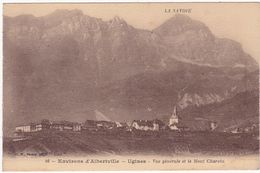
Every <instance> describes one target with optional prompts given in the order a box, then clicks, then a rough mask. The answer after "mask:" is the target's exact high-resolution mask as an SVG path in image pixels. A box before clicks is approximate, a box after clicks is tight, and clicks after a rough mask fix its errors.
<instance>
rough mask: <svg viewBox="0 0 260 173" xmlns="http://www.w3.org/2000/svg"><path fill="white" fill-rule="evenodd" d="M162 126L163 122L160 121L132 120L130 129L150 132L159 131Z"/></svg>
mask: <svg viewBox="0 0 260 173" xmlns="http://www.w3.org/2000/svg"><path fill="white" fill-rule="evenodd" d="M162 126H163V122H162V121H160V120H157V119H156V120H134V121H133V123H132V127H133V128H134V129H137V130H144V131H147V130H151V131H159V130H160V129H161V128H162Z"/></svg>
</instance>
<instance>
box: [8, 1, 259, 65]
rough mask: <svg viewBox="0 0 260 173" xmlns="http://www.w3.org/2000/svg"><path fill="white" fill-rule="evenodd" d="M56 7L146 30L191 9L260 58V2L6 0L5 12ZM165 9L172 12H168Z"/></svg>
mask: <svg viewBox="0 0 260 173" xmlns="http://www.w3.org/2000/svg"><path fill="white" fill-rule="evenodd" d="M56 9H69V10H73V9H79V10H82V11H83V13H84V14H86V15H89V16H92V17H98V18H102V19H103V20H105V21H107V20H110V19H112V18H113V17H114V16H119V17H121V18H123V19H124V20H125V21H126V22H127V23H128V24H130V25H132V26H134V27H136V28H140V29H147V30H152V29H154V28H156V27H157V26H159V25H161V24H162V23H163V22H165V21H166V20H167V19H169V18H170V17H172V16H174V15H175V14H177V12H176V10H177V9H189V10H191V12H190V13H182V14H186V15H189V16H190V17H191V18H193V19H196V20H200V21H202V22H203V23H205V24H206V25H207V26H208V27H209V28H210V30H211V31H212V33H213V34H215V35H216V36H217V37H219V38H229V39H232V40H235V41H238V42H240V43H241V45H242V47H243V49H244V50H245V52H247V53H249V54H250V55H251V56H252V57H254V58H255V59H256V60H257V61H258V62H260V3H258V4H257V3H106V4H104V3H103V4H102V3H92V4H86V3H84V4H83V3H82V4H64V3H60V4H48V3H46V4H4V15H6V16H18V15H21V14H33V15H34V16H44V15H47V14H49V13H51V12H53V11H55V10H56ZM165 9H167V10H169V9H170V10H171V12H169V13H165ZM174 10H175V12H174Z"/></svg>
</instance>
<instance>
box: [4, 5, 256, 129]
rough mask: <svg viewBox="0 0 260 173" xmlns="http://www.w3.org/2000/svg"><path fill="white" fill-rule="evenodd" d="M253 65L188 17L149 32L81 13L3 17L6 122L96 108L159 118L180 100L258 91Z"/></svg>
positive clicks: (81, 115)
mask: <svg viewBox="0 0 260 173" xmlns="http://www.w3.org/2000/svg"><path fill="white" fill-rule="evenodd" d="M257 69H258V65H257V63H256V61H255V60H254V59H253V58H252V57H250V56H249V55H248V54H246V53H245V52H244V51H243V50H242V48H241V46H240V44H239V43H237V42H234V41H232V40H228V39H219V38H216V37H215V36H214V35H213V34H212V33H211V31H210V30H209V29H208V28H207V27H206V26H205V25H204V24H203V23H201V22H198V21H194V20H192V19H191V18H189V17H187V16H182V15H177V16H175V17H173V18H171V19H169V20H168V21H166V22H165V23H164V24H162V25H161V26H160V27H158V28H156V29H155V30H154V31H147V30H140V29H136V28H134V27H132V26H130V25H128V24H127V23H126V21H124V20H123V19H121V18H119V17H115V18H113V19H111V20H110V21H102V20H101V19H98V18H94V17H90V16H86V15H84V14H83V13H82V12H81V11H79V10H72V11H69V10H57V11H55V12H54V13H52V14H49V15H47V16H43V17H34V16H32V15H22V16H17V17H14V18H10V17H4V88H5V94H4V99H5V112H4V114H5V121H6V122H5V124H9V125H8V126H9V127H11V126H14V125H15V124H17V123H19V122H26V121H30V120H32V119H41V118H43V117H45V118H61V119H68V120H70V119H73V120H85V119H87V118H90V119H91V118H93V116H92V114H93V111H94V110H95V109H98V110H100V111H102V112H103V113H104V114H106V115H108V116H110V117H111V118H112V119H115V120H119V121H120V120H125V119H133V118H140V117H141V118H151V117H156V116H158V115H160V114H164V113H168V112H170V111H171V109H172V107H173V105H174V104H177V103H179V105H180V107H182V108H185V107H187V106H189V105H205V104H208V103H214V102H220V101H222V100H224V99H226V98H229V97H232V96H233V95H235V94H236V93H239V92H241V91H245V90H251V89H252V88H258V77H257V76H258V70H257ZM253 71H255V72H253ZM184 88H185V90H184ZM14 119H15V121H13V120H14Z"/></svg>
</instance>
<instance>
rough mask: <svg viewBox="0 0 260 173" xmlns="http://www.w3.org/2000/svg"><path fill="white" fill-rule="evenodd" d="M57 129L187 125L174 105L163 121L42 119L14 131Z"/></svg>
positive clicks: (150, 128)
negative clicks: (168, 117) (165, 120)
mask: <svg viewBox="0 0 260 173" xmlns="http://www.w3.org/2000/svg"><path fill="white" fill-rule="evenodd" d="M216 127H217V123H216V122H210V123H209V128H210V130H214V129H216ZM46 129H50V130H57V131H74V132H80V131H99V130H112V129H122V130H125V131H133V130H143V131H160V130H166V129H168V130H173V131H188V130H189V127H187V126H186V125H184V124H183V123H182V122H181V121H180V120H179V117H178V115H177V111H176V107H174V111H173V113H172V115H171V117H170V119H169V120H168V122H166V123H165V122H163V121H161V120H158V119H155V120H134V121H132V122H113V121H105V120H102V121H101V120H99V121H96V120H86V122H85V123H76V122H69V121H49V120H42V121H41V122H38V123H30V124H27V125H20V126H17V127H16V128H15V133H26V132H38V131H42V130H46Z"/></svg>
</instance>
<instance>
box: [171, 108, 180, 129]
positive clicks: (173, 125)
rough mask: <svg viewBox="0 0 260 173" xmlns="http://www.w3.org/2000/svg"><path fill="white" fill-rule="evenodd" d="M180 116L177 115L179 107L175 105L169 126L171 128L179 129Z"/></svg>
mask: <svg viewBox="0 0 260 173" xmlns="http://www.w3.org/2000/svg"><path fill="white" fill-rule="evenodd" d="M178 123H179V118H178V115H177V108H176V106H174V109H173V113H172V115H171V117H170V119H169V127H170V129H171V130H179V128H178Z"/></svg>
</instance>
